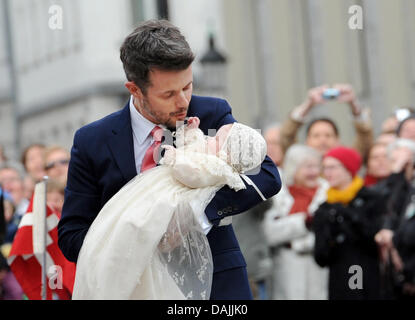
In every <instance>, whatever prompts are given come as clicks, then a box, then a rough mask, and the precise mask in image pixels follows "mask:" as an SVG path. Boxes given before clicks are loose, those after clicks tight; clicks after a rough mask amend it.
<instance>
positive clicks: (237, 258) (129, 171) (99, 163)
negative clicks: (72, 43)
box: [58, 20, 281, 299]
mask: <svg viewBox="0 0 415 320" xmlns="http://www.w3.org/2000/svg"><path fill="white" fill-rule="evenodd" d="M121 60H122V62H123V65H124V70H125V73H126V76H127V79H128V82H127V83H126V85H125V86H126V88H127V89H128V91H129V92H130V93H131V98H130V101H129V103H128V104H127V105H126V106H125V107H124V108H123V109H122V110H120V111H118V112H115V113H113V114H111V115H109V116H107V117H105V118H103V119H101V120H99V121H96V122H94V123H91V124H89V125H86V126H85V127H82V128H81V129H79V130H78V131H77V132H76V133H75V137H74V143H73V147H72V150H71V161H70V164H69V172H68V182H67V186H66V189H65V203H64V206H63V210H62V218H61V220H60V222H59V226H58V232H59V246H60V248H61V250H62V252H63V254H64V255H65V256H66V257H67V259H69V260H70V261H74V262H76V261H77V258H78V254H79V251H80V249H81V246H82V242H83V240H84V238H85V235H86V233H87V232H88V229H89V227H90V225H91V224H92V222H93V221H94V219H95V217H96V216H97V214H98V213H99V211H100V210H101V208H102V207H103V206H104V205H105V203H106V202H107V201H108V200H109V199H110V198H111V197H112V196H113V195H114V194H115V193H117V191H118V190H120V189H121V188H122V187H123V186H124V185H125V184H126V183H127V182H128V181H129V180H131V179H132V178H134V177H135V176H136V175H137V173H139V172H140V169H141V163H142V161H143V157H144V154H145V151H146V150H147V148H149V146H150V145H151V144H152V142H153V140H152V137H151V135H150V132H151V130H152V129H153V128H154V127H155V126H156V125H161V126H162V127H165V128H175V126H176V122H177V121H183V120H184V119H185V117H191V116H197V117H199V119H200V126H199V127H200V129H201V130H202V131H203V132H204V133H205V134H208V129H216V130H218V129H219V128H220V127H221V126H222V125H225V124H228V123H233V122H235V121H236V120H235V119H234V118H233V116H232V113H231V108H230V106H229V105H228V103H227V102H226V101H225V100H222V99H217V98H207V97H198V96H194V95H192V82H193V75H192V62H193V60H194V55H193V53H192V51H191V49H190V47H189V45H188V43H187V42H186V40H185V38H184V37H183V36H182V35H181V33H180V31H179V30H178V29H177V28H176V27H175V26H173V25H172V24H170V23H169V22H167V21H163V20H161V21H147V22H144V23H142V24H141V25H140V26H139V27H138V28H136V30H134V31H133V32H132V33H131V34H130V35H129V36H128V37H127V38H126V39H125V41H124V43H123V45H122V47H121ZM250 178H251V180H252V181H253V182H254V183H255V184H256V186H257V187H258V188H259V190H260V191H261V192H262V194H263V195H264V196H265V197H266V198H270V197H271V196H273V195H274V194H276V193H277V192H278V191H279V190H280V188H281V181H280V177H279V174H278V171H277V168H276V167H275V165H274V164H273V162H272V161H271V160H270V159H269V158H268V157H266V159H265V160H264V162H263V163H262V165H261V170H260V172H259V173H258V174H256V175H252V176H250ZM162 196H163V195H162V194H161V195H160V197H162ZM261 201H262V199H261V197H260V195H259V194H258V193H257V191H256V190H255V189H254V188H253V187H252V186H247V189H245V190H241V191H238V192H235V191H233V190H231V189H230V188H229V187H227V186H225V187H223V188H222V189H221V190H219V191H218V192H217V194H216V196H215V197H214V198H213V200H212V201H211V202H210V204H209V205H208V206H207V208H206V211H205V214H206V217H205V218H206V219H205V221H204V224H205V226H206V224H207V225H208V226H209V228H208V229H207V230H209V232H208V234H207V237H208V240H209V244H210V247H211V251H212V256H213V263H214V275H213V283H212V291H211V296H210V298H211V299H252V294H251V291H250V288H249V284H248V279H247V273H246V263H245V260H244V257H243V255H242V253H241V250H240V248H239V244H238V241H237V239H236V237H235V234H234V231H233V229H232V225H231V224H229V223H228V222H227V223H226V222H225V221H228V220H229V218H227V217H230V216H232V215H235V214H238V213H241V212H244V211H246V210H248V209H250V208H251V207H253V206H255V205H256V204H258V203H259V202H261ZM224 218H227V219H224ZM137 254H139V252H138V253H137ZM91 263H94V262H93V261H91Z"/></svg>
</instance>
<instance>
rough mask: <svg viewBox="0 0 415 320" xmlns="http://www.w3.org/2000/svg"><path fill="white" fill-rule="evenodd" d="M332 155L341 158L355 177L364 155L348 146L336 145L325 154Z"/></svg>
mask: <svg viewBox="0 0 415 320" xmlns="http://www.w3.org/2000/svg"><path fill="white" fill-rule="evenodd" d="M327 157H332V158H335V159H337V160H339V161H340V162H341V163H342V164H343V166H344V167H345V168H346V169H347V170H348V171H349V172H350V173H351V175H352V177H354V176H355V175H356V174H357V172H358V171H359V169H360V166H361V165H362V157H361V156H360V154H359V152H357V151H356V150H355V149H352V148H347V147H342V146H340V147H335V148H333V149H330V150H329V151H328V152H327V153H326V154H325V155H324V158H327Z"/></svg>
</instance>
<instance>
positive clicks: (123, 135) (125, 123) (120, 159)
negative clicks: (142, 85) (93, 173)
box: [108, 103, 137, 182]
mask: <svg viewBox="0 0 415 320" xmlns="http://www.w3.org/2000/svg"><path fill="white" fill-rule="evenodd" d="M108 145H109V147H110V150H111V153H112V156H113V157H114V159H115V162H116V163H117V166H118V168H119V169H120V171H121V173H122V175H123V177H124V179H125V180H126V182H128V181H130V180H131V179H132V178H134V177H135V176H136V175H137V169H136V166H135V159H134V143H133V131H132V128H131V118H130V109H129V103H127V105H126V106H125V107H124V109H123V110H122V111H121V113H120V115H119V116H118V118H117V120H116V121H114V126H113V128H112V133H111V135H110V138H109V140H108Z"/></svg>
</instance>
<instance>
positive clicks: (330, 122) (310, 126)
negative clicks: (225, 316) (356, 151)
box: [306, 118, 339, 137]
mask: <svg viewBox="0 0 415 320" xmlns="http://www.w3.org/2000/svg"><path fill="white" fill-rule="evenodd" d="M318 122H325V123H328V124H329V125H330V126H331V127H332V128H333V131H334V134H335V135H336V137H338V136H339V129H338V128H337V126H336V124H335V123H334V121H333V120H331V119H329V118H317V119H314V120H313V121H311V122H310V123H309V124H308V126H307V129H306V135H307V136H308V135H309V133H310V130H311V128H312V126H314V125H315V124H316V123H318Z"/></svg>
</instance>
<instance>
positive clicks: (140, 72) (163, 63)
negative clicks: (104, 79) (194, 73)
mask: <svg viewBox="0 0 415 320" xmlns="http://www.w3.org/2000/svg"><path fill="white" fill-rule="evenodd" d="M120 58H121V61H122V63H123V66H124V71H125V74H126V76H127V79H128V81H133V82H134V83H135V84H136V85H137V86H138V87H139V88H140V89H141V91H142V92H143V93H144V94H145V93H146V90H147V88H148V87H149V86H150V85H151V83H150V79H149V78H150V75H149V72H150V71H151V70H152V69H158V70H163V71H180V70H185V69H187V68H188V67H189V66H190V64H191V63H192V62H193V60H194V59H195V56H194V54H193V52H192V50H191V49H190V46H189V44H188V43H187V41H186V39H185V38H184V36H183V35H182V34H181V33H180V30H179V29H178V28H177V27H176V26H174V25H173V24H171V23H170V22H169V21H167V20H149V21H145V22H143V23H141V24H140V25H139V26H138V27H137V28H136V29H135V30H134V31H133V32H132V33H131V34H130V35H128V36H127V38H126V39H125V40H124V43H123V44H122V46H121V49H120Z"/></svg>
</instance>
